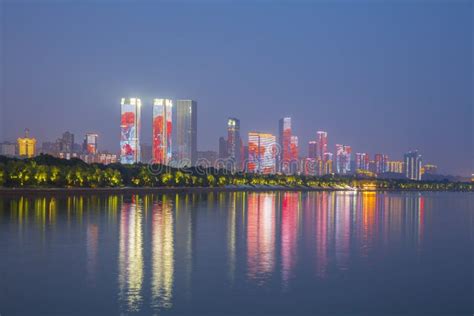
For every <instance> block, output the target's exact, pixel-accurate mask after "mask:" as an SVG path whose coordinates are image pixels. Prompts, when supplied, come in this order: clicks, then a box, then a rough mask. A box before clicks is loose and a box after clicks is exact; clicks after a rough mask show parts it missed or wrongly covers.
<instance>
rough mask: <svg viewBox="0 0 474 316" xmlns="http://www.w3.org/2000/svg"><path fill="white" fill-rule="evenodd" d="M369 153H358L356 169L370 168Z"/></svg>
mask: <svg viewBox="0 0 474 316" xmlns="http://www.w3.org/2000/svg"><path fill="white" fill-rule="evenodd" d="M369 161H370V158H369V154H367V153H356V169H360V170H369Z"/></svg>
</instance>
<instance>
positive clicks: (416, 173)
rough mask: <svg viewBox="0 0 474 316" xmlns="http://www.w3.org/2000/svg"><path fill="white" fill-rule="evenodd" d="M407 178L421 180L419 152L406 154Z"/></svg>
mask: <svg viewBox="0 0 474 316" xmlns="http://www.w3.org/2000/svg"><path fill="white" fill-rule="evenodd" d="M405 176H406V177H407V178H408V179H412V180H421V155H419V154H418V151H417V150H414V151H410V152H408V153H406V154H405Z"/></svg>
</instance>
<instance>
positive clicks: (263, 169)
mask: <svg viewBox="0 0 474 316" xmlns="http://www.w3.org/2000/svg"><path fill="white" fill-rule="evenodd" d="M248 136H249V142H248V144H249V145H248V146H249V149H248V152H249V158H248V171H249V172H255V173H263V174H271V173H275V171H276V157H275V156H276V148H275V147H276V137H275V136H274V135H272V134H266V133H257V132H250V133H249V135H248Z"/></svg>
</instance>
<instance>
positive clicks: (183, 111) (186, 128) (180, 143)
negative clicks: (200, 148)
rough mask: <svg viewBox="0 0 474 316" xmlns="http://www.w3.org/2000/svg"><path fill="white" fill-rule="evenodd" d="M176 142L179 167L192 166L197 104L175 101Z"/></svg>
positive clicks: (195, 140) (195, 151) (189, 101)
mask: <svg viewBox="0 0 474 316" xmlns="http://www.w3.org/2000/svg"><path fill="white" fill-rule="evenodd" d="M176 142H177V158H178V162H179V164H180V166H188V167H190V166H192V165H194V164H195V163H196V160H197V102H196V101H193V100H178V101H176Z"/></svg>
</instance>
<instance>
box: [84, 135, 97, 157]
mask: <svg viewBox="0 0 474 316" xmlns="http://www.w3.org/2000/svg"><path fill="white" fill-rule="evenodd" d="M98 138H99V135H97V134H94V133H87V134H86V136H85V137H84V144H83V146H82V151H83V152H84V153H86V154H91V155H93V154H96V153H97V150H98V149H97V140H98Z"/></svg>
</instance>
